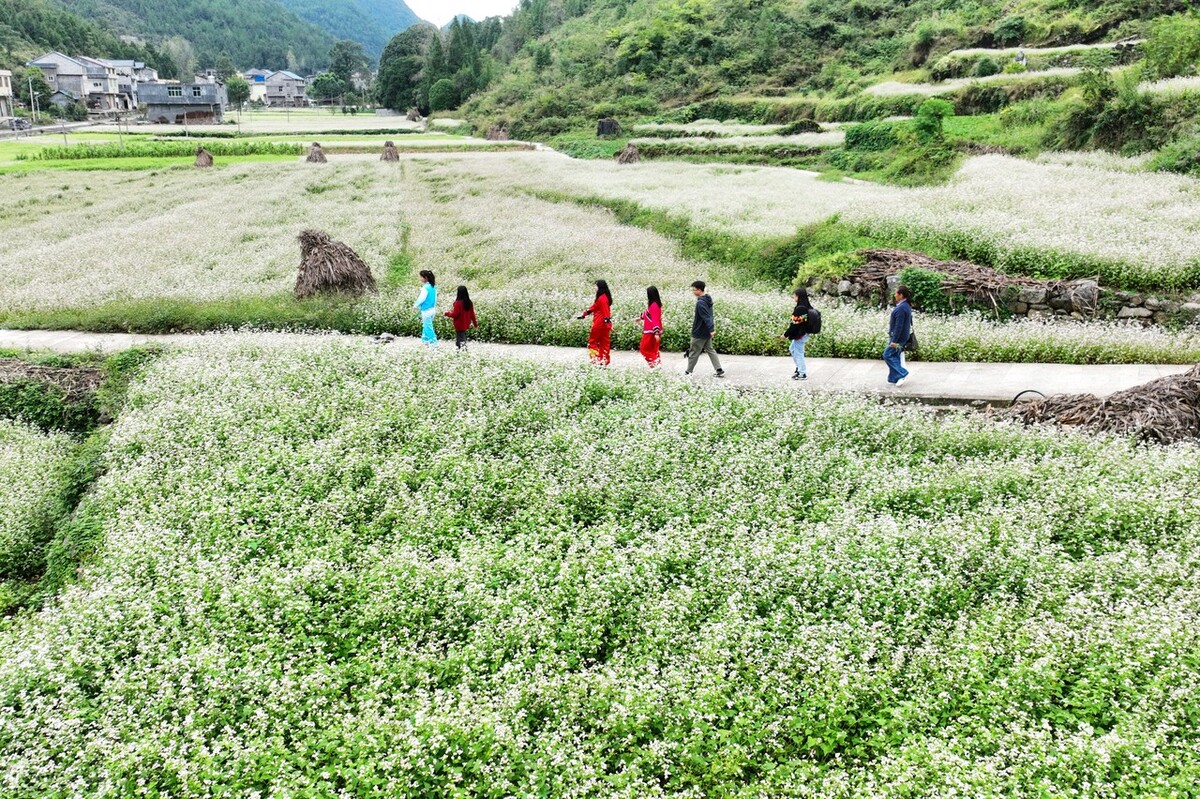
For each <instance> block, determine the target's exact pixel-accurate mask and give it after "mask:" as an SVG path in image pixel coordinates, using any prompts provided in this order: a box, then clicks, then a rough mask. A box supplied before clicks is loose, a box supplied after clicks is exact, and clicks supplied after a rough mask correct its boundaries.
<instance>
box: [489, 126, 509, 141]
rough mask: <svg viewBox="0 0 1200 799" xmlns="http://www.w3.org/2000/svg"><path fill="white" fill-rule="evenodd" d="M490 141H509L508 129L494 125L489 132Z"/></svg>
mask: <svg viewBox="0 0 1200 799" xmlns="http://www.w3.org/2000/svg"><path fill="white" fill-rule="evenodd" d="M487 139H488V141H508V128H506V127H503V126H501V125H492V126H491V127H490V128H488V132H487Z"/></svg>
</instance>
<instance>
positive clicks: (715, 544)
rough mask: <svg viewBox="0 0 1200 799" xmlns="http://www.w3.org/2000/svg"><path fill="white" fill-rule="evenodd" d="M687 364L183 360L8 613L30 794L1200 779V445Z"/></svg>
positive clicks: (767, 791)
mask: <svg viewBox="0 0 1200 799" xmlns="http://www.w3.org/2000/svg"><path fill="white" fill-rule="evenodd" d="M657 377H658V376H655V375H644V376H634V375H627V374H625V375H622V374H607V373H605V374H598V373H595V372H593V371H591V370H587V369H583V368H581V369H578V370H566V371H564V370H556V369H552V368H549V367H546V368H540V367H537V366H534V365H530V364H523V363H502V362H499V361H496V360H490V359H480V358H473V359H460V358H454V357H448V356H445V355H443V356H441V357H439V356H438V354H436V353H424V352H419V353H405V354H399V355H397V354H395V353H392V352H387V351H384V350H380V349H377V348H369V346H368V345H355V344H348V343H345V342H344V341H332V340H325V339H321V338H313V339H310V340H307V341H297V340H295V339H289V340H286V341H285V340H282V339H281V340H272V339H271V337H270V336H263V335H240V336H232V337H225V338H223V339H218V340H214V341H210V342H208V343H206V344H204V345H202V346H201V347H200V348H199V349H196V350H192V351H188V352H182V353H179V354H176V355H171V356H168V357H166V358H164V359H161V360H160V361H158V362H157V364H156V365H154V366H153V367H152V368H151V371H150V373H149V375H148V376H146V377H145V378H144V379H143V380H142V381H141V382H139V383H138V384H136V385H135V386H134V388H133V390H132V394H131V397H130V408H129V409H128V410H127V411H126V412H125V414H124V415H123V417H122V418H121V419H120V421H119V422H118V423H117V425H116V428H115V430H114V431H113V433H112V439H111V443H110V447H109V450H108V455H107V456H106V463H105V466H106V469H107V472H106V474H105V476H104V477H102V478H101V479H100V481H99V483H98V484H97V485H96V487H95V489H94V490H93V492H92V493H91V495H90V496H89V497H87V499H86V500H85V502H84V505H83V506H82V507H81V509H80V511H79V513H82V514H83V515H84V516H85V518H88V519H90V520H92V521H93V522H96V523H99V524H101V525H102V526H103V529H104V538H103V543H102V545H101V548H100V551H99V552H98V553H97V556H96V557H95V559H94V560H93V561H92V562H91V563H90V565H88V566H87V567H86V569H85V570H84V571H83V573H82V574H81V576H80V579H79V581H78V583H77V584H75V585H72V586H70V587H68V588H67V589H66V590H65V591H64V592H63V594H62V595H61V597H60V598H59V599H58V600H56V601H55V602H54V603H53V604H52V605H51V606H49V607H47V608H46V609H44V610H43V611H42V612H39V613H33V614H25V615H22V616H18V617H15V618H8V619H3V620H0V652H4V653H5V655H4V657H3V658H0V792H2V793H3V794H4V795H5V796H11V797H13V799H24V798H25V797H44V796H55V795H62V796H135V795H159V796H173V797H192V796H214V795H238V796H263V797H266V796H370V795H378V796H413V797H432V796H518V795H519V796H525V795H550V796H563V797H567V796H578V797H584V796H598V795H603V796H627V797H647V796H697V797H698V796H725V795H746V796H749V795H754V796H812V797H867V796H947V795H967V796H999V795H1004V796H1016V797H1024V796H1029V797H1034V796H1044V795H1062V796H1117V795H1155V796H1168V795H1183V793H1185V792H1186V790H1187V789H1186V786H1188V785H1191V784H1194V781H1195V779H1196V778H1197V777H1198V776H1200V775H1198V773H1197V771H1196V764H1197V763H1198V762H1200V733H1198V732H1197V729H1198V727H1197V726H1196V723H1195V719H1196V713H1197V705H1196V699H1195V697H1196V696H1197V695H1198V692H1200V684H1198V681H1197V675H1198V674H1200V671H1198V670H1197V669H1196V668H1195V656H1196V654H1195V653H1196V652H1197V651H1198V649H1197V645H1198V641H1197V636H1198V634H1200V633H1198V632H1197V631H1198V630H1200V624H1198V622H1200V591H1198V590H1197V585H1198V583H1197V580H1196V577H1197V574H1196V570H1197V566H1198V562H1197V560H1196V552H1197V551H1200V550H1198V549H1197V543H1198V542H1197V531H1200V501H1198V500H1197V499H1196V494H1195V491H1194V486H1195V483H1196V481H1197V479H1198V478H1200V459H1198V458H1197V454H1198V453H1197V451H1196V449H1195V447H1194V446H1190V445H1188V446H1177V447H1174V448H1170V449H1141V448H1138V449H1136V450H1131V447H1130V444H1128V443H1127V442H1125V441H1122V440H1118V439H1089V438H1084V437H1080V436H1075V435H1064V434H1062V433H1051V432H1049V431H1047V432H1038V431H1031V432H1023V431H1021V430H1019V429H1015V428H1005V427H982V428H981V427H980V425H979V424H978V423H977V422H975V421H973V420H972V419H971V418H970V417H959V416H956V415H951V416H948V417H942V418H935V417H932V416H928V415H925V414H924V413H922V412H917V411H898V410H895V409H890V408H886V407H881V406H879V405H878V404H876V403H873V402H870V401H866V400H862V399H855V398H849V397H842V398H834V397H819V396H808V395H802V396H801V398H800V399H797V398H796V397H795V396H794V395H788V396H785V395H783V394H773V393H771V394H761V395H753V396H745V397H736V396H732V395H728V394H725V393H723V392H712V391H706V390H703V389H698V388H692V387H688V386H683V385H681V384H679V383H676V382H674V381H662V380H661V379H656V378H657ZM21 446H22V444H21V443H20V441H19V440H18V441H17V443H16V444H15V447H16V448H17V450H18V451H19V449H20V447H21ZM0 447H3V448H4V451H6V452H8V451H11V450H12V449H13V447H14V442H13V439H12V437H11V436H8V437H5V438H4V439H3V440H0ZM6 457H11V456H6ZM648 475H652V479H647V476H648ZM6 479H7V478H6Z"/></svg>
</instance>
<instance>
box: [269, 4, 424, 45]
mask: <svg viewBox="0 0 1200 799" xmlns="http://www.w3.org/2000/svg"><path fill="white" fill-rule="evenodd" d="M279 3H280V4H281V5H283V6H286V7H287V8H288V9H290V10H291V11H293V12H295V13H296V14H297V15H298V16H300V17H301V18H303V19H305V20H308V21H309V22H311V23H313V24H314V25H317V26H318V27H320V28H321V29H322V30H325V31H328V32H329V33H330V34H332V35H333V36H334V37H336V38H338V39H350V40H353V41H356V42H360V43H361V44H362V45H363V47H364V48H365V49H366V51H367V52H368V53H369V54H370V55H371V56H372V57H374V58H378V57H379V54H380V53H382V52H383V48H384V46H385V45H387V43H388V41H389V40H390V39H391V38H392V36H394V35H395V34H397V33H400V32H401V31H403V30H406V29H407V28H409V27H410V26H412V25H415V24H417V23H418V22H420V21H421V19H420V17H418V16H417V15H416V14H415V13H413V11H412V9H411V8H409V7H408V6H407V5H405V4H404V1H403V0H279Z"/></svg>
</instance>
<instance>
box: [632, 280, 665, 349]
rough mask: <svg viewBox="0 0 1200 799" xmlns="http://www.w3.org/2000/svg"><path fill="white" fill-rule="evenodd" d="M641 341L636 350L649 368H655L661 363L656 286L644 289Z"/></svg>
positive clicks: (658, 304) (660, 317)
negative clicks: (644, 307)
mask: <svg viewBox="0 0 1200 799" xmlns="http://www.w3.org/2000/svg"><path fill="white" fill-rule="evenodd" d="M641 319H642V343H641V345H640V346H639V347H638V350H639V351H640V352H641V353H642V357H643V358H645V359H646V363H648V364H650V368H651V369H657V368H658V366H659V365H660V364H661V363H662V358H661V357H660V356H659V348H660V347H661V346H662V334H663V326H662V298H660V297H659V296H658V287H657V286H649V287H648V288H647V289H646V310H644V311H642V316H641Z"/></svg>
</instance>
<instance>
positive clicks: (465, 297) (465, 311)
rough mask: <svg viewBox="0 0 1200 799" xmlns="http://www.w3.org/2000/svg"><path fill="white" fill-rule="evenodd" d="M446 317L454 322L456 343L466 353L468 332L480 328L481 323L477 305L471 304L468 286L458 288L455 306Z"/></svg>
mask: <svg viewBox="0 0 1200 799" xmlns="http://www.w3.org/2000/svg"><path fill="white" fill-rule="evenodd" d="M446 316H449V317H450V319H451V320H452V321H453V322H454V343H455V344H457V345H458V349H459V350H461V351H463V352H465V351H466V349H467V331H468V330H470V329H471V328H473V327H479V321H478V320H477V319H476V318H475V303H473V302H471V295H470V294H468V293H467V287H466V286H459V287H458V294H457V296H455V298H454V305H453V307H451V308H450V310H449V311H447V312H446Z"/></svg>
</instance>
